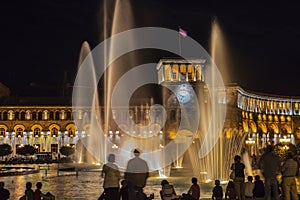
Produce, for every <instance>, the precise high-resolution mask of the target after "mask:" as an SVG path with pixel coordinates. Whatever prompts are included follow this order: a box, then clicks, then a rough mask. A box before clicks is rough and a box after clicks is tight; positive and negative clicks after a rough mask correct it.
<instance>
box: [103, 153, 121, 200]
mask: <svg viewBox="0 0 300 200" xmlns="http://www.w3.org/2000/svg"><path fill="white" fill-rule="evenodd" d="M107 160H108V163H106V164H104V165H103V168H102V173H101V176H102V177H104V181H103V188H104V193H105V199H107V200H118V199H120V190H119V182H120V179H121V175H120V171H119V167H118V166H117V165H116V164H114V162H115V155H114V154H109V155H108V158H107Z"/></svg>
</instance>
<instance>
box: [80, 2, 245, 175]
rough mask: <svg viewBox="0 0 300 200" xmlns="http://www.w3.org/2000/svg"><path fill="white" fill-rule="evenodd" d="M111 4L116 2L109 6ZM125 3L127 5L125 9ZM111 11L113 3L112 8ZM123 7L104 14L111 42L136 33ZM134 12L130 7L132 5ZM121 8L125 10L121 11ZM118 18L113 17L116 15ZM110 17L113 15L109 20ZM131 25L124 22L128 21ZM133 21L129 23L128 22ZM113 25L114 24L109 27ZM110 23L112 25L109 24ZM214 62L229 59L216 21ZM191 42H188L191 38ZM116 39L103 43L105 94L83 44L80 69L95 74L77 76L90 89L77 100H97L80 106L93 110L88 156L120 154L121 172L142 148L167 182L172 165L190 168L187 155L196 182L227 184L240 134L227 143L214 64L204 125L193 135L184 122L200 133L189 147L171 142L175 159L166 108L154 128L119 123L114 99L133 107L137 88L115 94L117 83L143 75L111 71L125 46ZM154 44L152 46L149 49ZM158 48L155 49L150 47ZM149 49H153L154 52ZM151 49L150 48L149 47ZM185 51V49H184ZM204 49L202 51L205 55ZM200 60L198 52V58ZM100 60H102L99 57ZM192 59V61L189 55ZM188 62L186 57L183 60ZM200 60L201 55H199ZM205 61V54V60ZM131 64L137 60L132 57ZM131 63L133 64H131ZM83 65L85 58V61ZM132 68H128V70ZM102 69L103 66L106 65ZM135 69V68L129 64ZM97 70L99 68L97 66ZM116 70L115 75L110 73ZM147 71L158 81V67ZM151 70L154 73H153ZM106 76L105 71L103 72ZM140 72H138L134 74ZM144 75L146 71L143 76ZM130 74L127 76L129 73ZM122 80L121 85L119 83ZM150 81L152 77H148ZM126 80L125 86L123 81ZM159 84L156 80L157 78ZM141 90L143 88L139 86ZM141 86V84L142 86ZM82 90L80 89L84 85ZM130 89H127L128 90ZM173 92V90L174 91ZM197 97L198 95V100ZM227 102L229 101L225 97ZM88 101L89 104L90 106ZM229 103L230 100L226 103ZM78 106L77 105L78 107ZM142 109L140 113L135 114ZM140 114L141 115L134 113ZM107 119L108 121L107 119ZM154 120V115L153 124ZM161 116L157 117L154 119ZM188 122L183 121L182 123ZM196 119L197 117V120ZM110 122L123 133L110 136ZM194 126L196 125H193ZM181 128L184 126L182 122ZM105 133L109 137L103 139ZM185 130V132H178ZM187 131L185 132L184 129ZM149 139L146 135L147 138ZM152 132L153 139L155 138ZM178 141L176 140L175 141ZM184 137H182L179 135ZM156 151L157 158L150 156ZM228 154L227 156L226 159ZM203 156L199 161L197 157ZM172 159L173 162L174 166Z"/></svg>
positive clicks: (203, 105) (99, 158)
mask: <svg viewBox="0 0 300 200" xmlns="http://www.w3.org/2000/svg"><path fill="white" fill-rule="evenodd" d="M108 3H109V1H104V8H106V6H108ZM110 3H111V2H110ZM124 3H125V4H126V5H122V6H121V4H124ZM110 6H111V4H110ZM124 6H129V4H128V2H127V1H120V0H117V1H116V2H115V4H114V6H113V7H114V12H109V13H107V12H108V10H109V9H104V17H103V20H104V22H103V24H104V27H103V38H104V39H106V38H108V37H110V36H111V35H113V34H116V33H119V32H121V31H124V30H126V28H131V27H130V26H132V22H133V20H130V18H131V17H128V16H127V14H128V13H126V17H125V16H124V15H123V14H122V12H124V11H127V12H128V10H130V9H129V8H128V9H124ZM129 7H130V6H129ZM121 8H122V9H121ZM112 13H113V14H112ZM109 14H110V15H109ZM125 19H126V20H127V22H126V23H125V22H124V20H125ZM129 21H130V23H129ZM110 22H111V23H110ZM127 23H128V24H130V25H129V26H128V25H127V26H125V27H124V24H127ZM110 24H111V25H110ZM212 24H213V26H212V47H211V49H212V53H211V55H212V57H213V59H216V60H218V59H221V63H223V62H225V61H224V60H223V59H225V58H226V56H224V55H222V56H220V52H224V46H222V45H221V43H222V40H221V39H220V38H221V36H222V35H221V32H220V29H219V27H218V25H217V23H216V22H213V23H212ZM133 37H134V35H132V36H130V37H128V38H126V40H127V41H128V43H126V45H129V46H128V49H134V48H135V47H134V42H135V38H133ZM186 41H188V39H186ZM114 42H115V41H114V40H111V41H110V42H108V43H106V42H105V43H104V49H105V50H104V52H103V54H104V55H101V57H103V60H102V62H103V63H102V65H104V71H105V73H104V80H103V83H104V85H103V90H102V92H103V93H98V92H99V90H98V80H99V77H97V76H98V75H99V74H98V73H99V69H97V68H95V66H94V61H93V56H95V55H93V56H87V57H86V56H85V55H86V53H87V52H89V51H90V50H89V46H88V45H87V44H84V45H83V46H82V48H83V49H82V51H81V52H82V54H83V56H81V57H86V59H84V60H83V61H82V63H80V64H81V65H85V66H88V67H87V68H86V69H85V70H87V71H89V73H87V74H91V76H90V77H89V78H84V77H80V76H79V77H77V78H78V80H77V81H78V82H79V83H80V84H81V85H82V84H83V85H84V86H85V87H87V89H86V90H85V91H84V92H79V93H77V94H76V91H75V95H74V96H78V97H82V96H84V97H91V98H86V99H89V100H90V99H92V101H91V102H85V101H86V100H80V101H82V102H80V103H79V105H92V108H93V109H92V110H91V113H89V122H88V123H89V130H88V132H86V134H85V136H84V140H85V141H86V145H85V146H86V149H87V151H89V152H93V157H94V158H95V159H97V161H100V162H102V163H105V162H106V156H107V155H108V154H109V153H114V154H115V155H116V160H117V161H118V165H119V166H120V167H121V168H124V167H125V165H126V162H127V161H128V159H129V158H130V157H132V152H131V150H132V149H133V148H136V147H140V148H141V149H142V150H143V151H144V152H145V154H144V155H143V154H142V156H145V157H143V158H144V159H146V160H149V161H152V160H153V162H150V163H149V165H150V168H151V169H157V170H158V171H159V173H160V175H161V176H162V177H163V176H165V175H167V176H169V175H170V171H171V166H172V165H174V166H175V167H176V168H178V169H180V168H182V167H184V166H183V165H184V164H185V162H184V160H185V156H186V155H189V158H190V159H189V160H190V166H191V168H192V170H193V174H194V175H195V176H197V177H203V179H215V178H218V179H223V180H226V179H227V178H228V174H229V173H228V172H229V166H230V162H231V161H232V160H233V159H232V157H233V156H234V155H235V154H237V153H239V152H240V146H241V145H240V143H239V142H240V139H239V138H240V133H233V132H232V133H231V136H230V137H229V138H228V137H227V136H225V134H224V133H223V132H222V130H223V124H224V119H225V114H226V102H225V103H224V102H219V101H220V100H219V96H218V95H219V94H220V93H222V92H223V93H224V94H225V89H224V87H223V80H222V78H220V77H221V76H220V73H219V71H218V69H217V68H216V67H215V66H214V63H213V62H212V61H210V58H207V63H208V64H207V66H206V67H207V69H204V70H205V71H204V72H203V74H204V76H205V81H206V82H205V85H206V87H207V88H208V90H209V97H208V99H205V97H202V96H200V97H199V98H198V102H199V107H200V113H199V114H200V116H201V120H200V121H197V120H196V121H197V123H198V122H199V123H200V124H199V127H200V130H199V131H198V132H197V131H196V130H193V128H194V127H196V126H195V124H193V122H192V121H188V122H185V123H186V125H188V126H190V127H191V130H190V132H191V135H193V134H195V133H196V132H197V134H196V135H194V136H193V137H190V138H188V137H186V144H184V142H179V143H176V141H172V142H171V143H174V146H175V147H176V146H177V148H178V152H177V151H176V152H174V150H175V149H173V152H172V154H170V151H168V150H167V148H165V147H166V146H167V145H169V144H170V143H166V141H165V139H166V138H165V136H164V135H163V134H160V130H161V129H162V128H163V126H164V124H165V121H166V111H165V110H164V108H163V107H162V108H161V113H162V115H161V116H160V117H161V119H160V120H158V121H160V123H159V124H153V123H152V122H153V121H151V120H150V123H145V124H136V123H135V122H134V120H133V117H132V116H131V114H130V113H129V112H128V114H127V121H118V118H115V117H114V116H113V113H112V110H113V109H114V107H112V104H114V105H121V106H123V105H124V104H118V103H119V102H114V101H115V100H116V99H118V98H113V97H114V94H119V96H121V97H122V98H123V99H124V100H125V104H126V101H127V106H128V104H129V99H130V96H129V97H128V95H130V94H132V91H133V90H135V89H137V88H136V86H135V85H134V86H131V85H125V86H123V88H122V90H117V89H115V87H116V85H118V83H119V82H120V83H122V82H126V83H128V82H130V81H126V80H134V79H135V77H138V76H140V74H136V75H131V76H122V77H121V78H119V77H116V76H115V73H116V72H115V71H114V67H112V65H113V63H111V60H114V59H115V58H116V57H117V53H120V52H118V48H119V46H120V44H118V43H114ZM184 42H185V41H182V46H183V47H184ZM148 45H149V44H148ZM151 45H152V46H153V47H152V48H155V47H156V46H155V44H154V45H153V44H151ZM151 45H149V48H150V47H151ZM147 47H148V46H147ZM183 50H184V48H183ZM202 51H203V50H200V51H199V52H200V54H201V52H202ZM182 52H183V53H184V51H182ZM196 54H197V55H198V52H197V53H196ZM96 56H98V55H96ZM188 56H190V55H189V54H188ZM183 57H184V56H183ZM197 57H199V56H197ZM204 57H205V58H206V55H205V56H204ZM130 59H137V58H134V57H131V58H130ZM130 59H129V62H130ZM81 60H82V59H81ZM127 64H128V63H126V65H127ZM102 65H101V66H102ZM129 65H130V64H129ZM105 66H109V68H110V69H106V68H105ZM97 67H98V66H97ZM111 68H112V70H111ZM144 68H145V69H147V70H148V71H147V72H146V76H148V77H151V76H152V77H155V76H157V74H156V73H157V72H156V71H155V70H154V73H155V74H153V66H146V65H145V66H144ZM151 70H152V71H151ZM100 71H101V70H100ZM134 73H137V70H136V71H134V72H133V74H134ZM143 73H144V74H145V72H143ZM126 75H127V73H126ZM117 78H118V80H116V79H117ZM144 78H147V77H144ZM123 79H124V80H125V81H124V80H123ZM156 80H157V79H156ZM137 85H138V83H137ZM138 86H140V85H138ZM80 87H81V86H80ZM127 88H128V89H127ZM173 92H174V91H173ZM195 96H196V95H195ZM99 97H101V98H102V99H104V101H103V102H102V101H99ZM225 99H226V98H225ZM89 100H88V101H89ZM225 101H226V100H225ZM77 105H78V104H77ZM136 106H138V107H139V108H141V109H144V108H148V107H150V113H151V109H152V106H156V105H136ZM101 107H103V108H104V115H102V114H100V113H101V112H102V111H101V110H100V108H101ZM136 110H138V109H136ZM135 113H137V112H135ZM182 113H183V116H184V115H185V114H186V113H184V109H183V110H182ZM103 116H104V117H103ZM152 117H153V116H151V115H150V117H149V118H150V119H152ZM155 117H157V116H155ZM182 119H183V117H181V120H182ZM195 119H197V117H196V118H195ZM110 120H115V121H116V124H117V125H118V131H117V132H118V133H117V132H115V133H112V134H111V133H110V128H111V127H109V124H110ZM191 122H192V124H191ZM178 123H181V122H178ZM154 125H155V126H157V127H156V128H155V130H153V129H152V127H153V126H154ZM197 127H198V126H197ZM101 130H103V133H104V134H99V132H101ZM179 131H180V130H179ZM182 131H183V130H182ZM145 132H146V133H147V134H144V133H145ZM150 132H151V134H150ZM93 134H97V136H93V137H91V136H92V135H93ZM176 137H177V136H176ZM178 137H179V136H178ZM192 139H194V143H193V144H191V143H192ZM190 144H191V146H190V148H188V151H187V153H186V154H183V153H182V152H183V150H184V149H187V147H188V146H189V145H190ZM149 152H152V153H149ZM225 152H226V154H225ZM198 155H199V156H198ZM171 160H173V161H174V162H172V161H171Z"/></svg>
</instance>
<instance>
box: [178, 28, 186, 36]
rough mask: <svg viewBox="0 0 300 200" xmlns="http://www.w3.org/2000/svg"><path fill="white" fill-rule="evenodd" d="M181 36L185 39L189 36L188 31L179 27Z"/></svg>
mask: <svg viewBox="0 0 300 200" xmlns="http://www.w3.org/2000/svg"><path fill="white" fill-rule="evenodd" d="M179 34H180V35H182V36H183V37H186V36H187V31H186V30H183V29H182V28H180V27H179Z"/></svg>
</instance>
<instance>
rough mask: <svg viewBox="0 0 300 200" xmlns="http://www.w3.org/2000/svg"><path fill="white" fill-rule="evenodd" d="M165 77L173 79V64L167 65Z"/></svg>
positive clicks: (169, 79)
mask: <svg viewBox="0 0 300 200" xmlns="http://www.w3.org/2000/svg"><path fill="white" fill-rule="evenodd" d="M165 78H166V81H171V65H165Z"/></svg>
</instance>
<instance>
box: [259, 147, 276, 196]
mask: <svg viewBox="0 0 300 200" xmlns="http://www.w3.org/2000/svg"><path fill="white" fill-rule="evenodd" d="M258 166H259V167H260V168H261V169H262V174H263V176H264V178H265V199H266V200H271V194H272V195H273V198H274V199H275V200H279V192H278V181H277V174H279V169H280V159H279V157H278V156H277V155H275V154H274V153H273V146H271V145H268V146H267V147H266V149H265V153H264V154H263V155H262V156H261V158H260V160H259V162H258Z"/></svg>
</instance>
